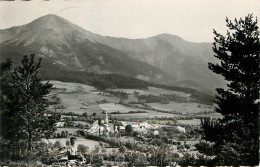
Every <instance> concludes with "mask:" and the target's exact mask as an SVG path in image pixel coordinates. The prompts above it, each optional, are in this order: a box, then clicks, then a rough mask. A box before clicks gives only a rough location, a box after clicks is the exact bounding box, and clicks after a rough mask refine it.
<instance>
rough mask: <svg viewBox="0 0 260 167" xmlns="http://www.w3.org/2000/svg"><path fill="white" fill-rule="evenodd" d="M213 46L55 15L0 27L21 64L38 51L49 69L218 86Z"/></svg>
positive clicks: (9, 54) (0, 50)
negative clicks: (123, 32)
mask: <svg viewBox="0 0 260 167" xmlns="http://www.w3.org/2000/svg"><path fill="white" fill-rule="evenodd" d="M211 47H212V45H211V44H209V43H192V42H188V41H185V40H183V39H181V38H179V37H177V36H174V35H169V34H161V35H157V36H154V37H150V38H146V39H126V38H114V37H106V36H101V35H98V34H94V33H91V32H89V31H87V30H85V29H83V28H81V27H79V26H77V25H75V24H72V23H70V22H69V21H67V20H65V19H63V18H61V17H59V16H56V15H46V16H43V17H40V18H38V19H36V20H34V21H33V22H31V23H29V24H26V25H22V26H17V27H12V28H9V29H4V30H0V54H1V61H2V60H4V59H5V58H12V60H13V61H14V64H16V63H18V62H19V61H20V60H21V56H22V55H25V54H31V53H35V54H36V55H37V56H38V57H42V58H43V59H45V61H44V64H43V68H42V70H44V71H45V72H51V70H66V71H87V72H93V73H99V74H120V75H125V76H131V77H135V78H138V79H142V80H145V81H149V82H155V83H160V84H170V85H180V86H184V87H196V88H207V89H211V90H213V88H215V87H219V86H223V79H221V78H219V77H218V76H216V75H215V74H214V73H213V72H211V71H210V70H209V69H208V68H207V63H208V62H209V61H210V62H215V61H216V60H215V59H214V57H213V53H212V48H211Z"/></svg>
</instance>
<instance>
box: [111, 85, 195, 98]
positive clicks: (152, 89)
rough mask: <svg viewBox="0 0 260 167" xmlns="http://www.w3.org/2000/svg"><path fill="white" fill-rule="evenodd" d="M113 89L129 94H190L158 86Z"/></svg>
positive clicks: (184, 95)
mask: <svg viewBox="0 0 260 167" xmlns="http://www.w3.org/2000/svg"><path fill="white" fill-rule="evenodd" d="M109 90H112V91H123V92H125V93H127V94H133V93H134V92H138V93H139V95H149V94H151V95H156V96H159V95H161V94H165V95H169V94H174V95H178V96H181V97H187V96H189V95H190V94H188V93H184V92H177V91H172V90H166V89H161V88H156V87H150V86H149V87H148V89H109Z"/></svg>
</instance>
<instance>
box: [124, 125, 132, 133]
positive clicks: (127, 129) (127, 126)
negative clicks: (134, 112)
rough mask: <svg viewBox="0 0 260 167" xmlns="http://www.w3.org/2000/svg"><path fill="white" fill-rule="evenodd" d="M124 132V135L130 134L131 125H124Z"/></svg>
mask: <svg viewBox="0 0 260 167" xmlns="http://www.w3.org/2000/svg"><path fill="white" fill-rule="evenodd" d="M125 131H126V133H128V134H130V133H132V132H133V127H132V125H126V126H125Z"/></svg>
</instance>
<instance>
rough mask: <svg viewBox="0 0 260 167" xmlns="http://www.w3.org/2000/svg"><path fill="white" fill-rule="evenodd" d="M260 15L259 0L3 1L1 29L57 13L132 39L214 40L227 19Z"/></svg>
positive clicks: (102, 31)
mask: <svg viewBox="0 0 260 167" xmlns="http://www.w3.org/2000/svg"><path fill="white" fill-rule="evenodd" d="M249 13H253V14H254V16H260V0H49V1H39V0H33V1H18V0H15V1H0V29H5V28H10V27H13V26H19V25H23V24H27V23H29V22H31V21H33V20H34V19H37V18H39V17H41V16H44V15H47V14H56V15H58V16H61V17H63V18H65V19H67V20H68V21H70V22H72V23H74V24H77V25H79V26H81V27H82V28H84V29H86V30H89V31H91V32H93V33H97V34H101V35H104V36H113V37H125V38H131V39H137V38H147V37H151V36H155V35H158V34H162V33H167V34H173V35H177V36H179V37H181V38H183V39H185V40H187V41H191V42H213V38H214V34H213V29H215V30H217V31H218V32H220V33H222V34H225V33H226V30H227V28H226V23H225V18H226V17H228V18H230V19H231V20H233V19H234V18H240V17H245V16H246V15H247V14H249Z"/></svg>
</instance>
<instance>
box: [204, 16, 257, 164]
mask: <svg viewBox="0 0 260 167" xmlns="http://www.w3.org/2000/svg"><path fill="white" fill-rule="evenodd" d="M226 23H227V27H228V28H229V31H227V34H226V35H227V36H226V37H225V36H223V35H221V34H219V33H217V32H216V31H215V30H214V34H215V36H216V37H215V38H214V39H215V42H214V47H213V51H214V52H215V55H214V56H215V57H216V58H218V59H219V60H220V64H213V63H209V69H211V70H212V71H213V72H215V73H216V74H220V75H222V76H223V77H224V78H225V80H227V81H228V84H227V87H228V88H227V89H226V90H224V89H222V88H218V89H216V91H217V92H218V95H217V96H216V100H215V103H216V104H217V107H216V108H215V111H217V112H219V113H221V114H222V115H223V118H222V119H218V120H213V119H205V120H202V128H203V129H204V139H205V140H207V141H210V142H211V143H213V144H210V145H207V144H204V147H203V148H202V149H199V151H200V152H201V153H204V154H205V155H208V154H207V153H206V152H205V151H203V150H212V152H210V154H212V155H213V156H215V158H214V159H213V160H211V162H212V161H213V162H214V163H215V165H257V164H258V162H259V161H258V157H259V153H258V152H259V148H258V119H259V114H258V105H257V104H256V103H255V101H256V99H258V98H259V72H258V70H259V62H258V59H259V53H260V47H259V46H260V43H259V30H258V26H257V19H256V20H255V21H254V19H253V15H252V14H250V15H248V16H246V17H245V18H244V19H242V18H241V19H239V20H237V19H235V20H234V22H232V21H230V20H229V19H228V18H227V19H226ZM205 147H208V148H209V149H207V148H206V149H205Z"/></svg>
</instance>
